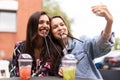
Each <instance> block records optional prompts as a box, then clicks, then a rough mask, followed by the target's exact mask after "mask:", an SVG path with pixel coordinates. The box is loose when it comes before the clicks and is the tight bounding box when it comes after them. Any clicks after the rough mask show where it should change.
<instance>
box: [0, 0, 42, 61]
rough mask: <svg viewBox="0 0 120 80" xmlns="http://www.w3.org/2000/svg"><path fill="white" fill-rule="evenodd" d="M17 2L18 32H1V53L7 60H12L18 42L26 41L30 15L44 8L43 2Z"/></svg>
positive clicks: (39, 0) (32, 0) (28, 0)
mask: <svg viewBox="0 0 120 80" xmlns="http://www.w3.org/2000/svg"><path fill="white" fill-rule="evenodd" d="M17 1H18V10H17V32H0V52H4V53H5V59H10V58H12V54H13V49H14V45H15V43H16V42H17V41H21V40H25V37H26V27H27V21H28V18H29V17H30V15H31V14H32V13H34V12H35V11H39V10H41V8H42V0H17ZM0 59H1V56H0Z"/></svg>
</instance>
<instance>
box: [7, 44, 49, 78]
mask: <svg viewBox="0 0 120 80" xmlns="http://www.w3.org/2000/svg"><path fill="white" fill-rule="evenodd" d="M23 44H24V43H23V42H18V43H16V44H15V48H14V53H13V59H12V61H11V63H10V66H9V67H10V77H19V64H18V58H19V55H20V54H21V52H22V50H23ZM41 63H42V60H39V59H38V60H36V66H34V65H33V66H34V67H35V68H32V70H31V76H32V77H34V76H47V75H50V74H49V72H50V64H51V62H50V61H49V60H48V61H47V62H46V63H45V64H42V65H41ZM33 66H32V67H33Z"/></svg>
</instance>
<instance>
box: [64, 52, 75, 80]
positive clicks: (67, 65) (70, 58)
mask: <svg viewBox="0 0 120 80" xmlns="http://www.w3.org/2000/svg"><path fill="white" fill-rule="evenodd" d="M76 62H77V60H76V59H75V57H74V55H72V54H67V55H65V56H64V57H63V59H62V67H63V68H62V69H63V80H74V79H75V72H76V71H75V70H76Z"/></svg>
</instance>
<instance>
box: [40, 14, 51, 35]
mask: <svg viewBox="0 0 120 80" xmlns="http://www.w3.org/2000/svg"><path fill="white" fill-rule="evenodd" d="M49 31H50V21H49V18H48V16H47V15H41V16H40V18H39V24H38V35H40V36H42V37H45V36H47V35H48V33H49Z"/></svg>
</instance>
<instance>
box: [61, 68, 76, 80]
mask: <svg viewBox="0 0 120 80" xmlns="http://www.w3.org/2000/svg"><path fill="white" fill-rule="evenodd" d="M74 79H75V67H73V66H71V67H65V68H63V80H74Z"/></svg>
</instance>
